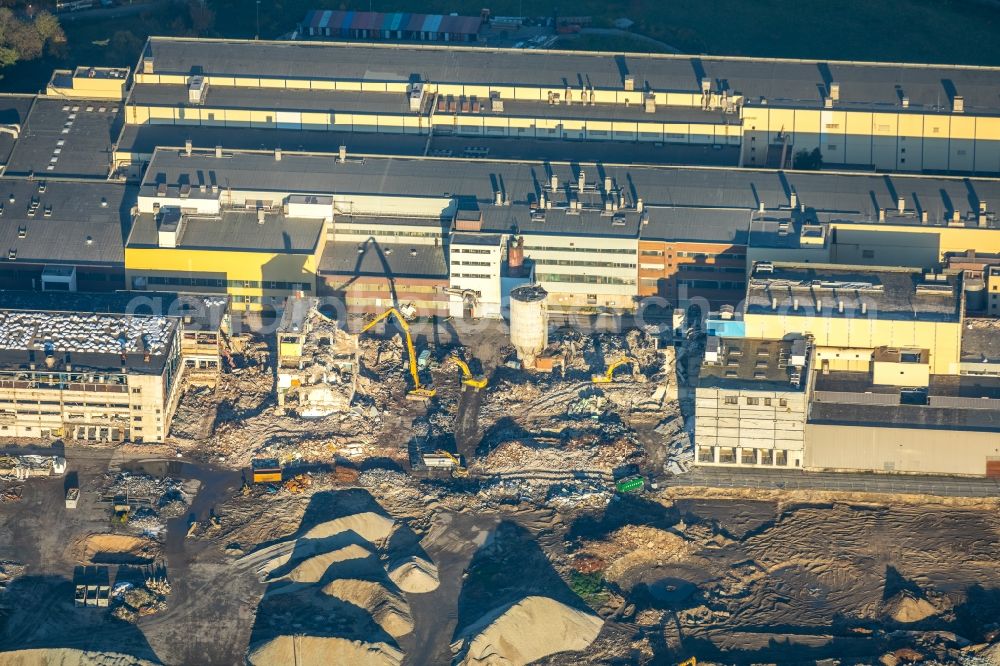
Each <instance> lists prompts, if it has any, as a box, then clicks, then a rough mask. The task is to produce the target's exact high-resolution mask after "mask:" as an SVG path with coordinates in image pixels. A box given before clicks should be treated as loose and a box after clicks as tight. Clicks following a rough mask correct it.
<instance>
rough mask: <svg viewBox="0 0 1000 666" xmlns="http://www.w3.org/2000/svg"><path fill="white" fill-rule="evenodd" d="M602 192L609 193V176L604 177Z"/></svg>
mask: <svg viewBox="0 0 1000 666" xmlns="http://www.w3.org/2000/svg"><path fill="white" fill-rule="evenodd" d="M604 191H605V192H610V191H611V176H605V177H604Z"/></svg>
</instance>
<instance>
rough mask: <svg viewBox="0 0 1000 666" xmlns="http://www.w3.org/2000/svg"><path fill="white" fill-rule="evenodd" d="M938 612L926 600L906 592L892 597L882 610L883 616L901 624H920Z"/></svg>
mask: <svg viewBox="0 0 1000 666" xmlns="http://www.w3.org/2000/svg"><path fill="white" fill-rule="evenodd" d="M939 612H940V611H938V609H937V608H936V607H935V606H934V604H932V603H931V602H929V601H927V599H924V598H922V597H917V596H915V595H914V594H913V593H912V592H908V591H906V590H904V591H902V592H900V593H899V594H896V595H894V596H893V597H892V598H891V599H889V601H887V602H886V603H885V605H884V606H883V609H882V613H883V614H884V615H885V616H887V617H891V618H892V619H893V620H895V621H896V622H902V623H910V622H920V621H921V620H926V619H927V618H929V617H932V616H934V615H937V614H938V613H939Z"/></svg>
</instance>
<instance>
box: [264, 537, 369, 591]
mask: <svg viewBox="0 0 1000 666" xmlns="http://www.w3.org/2000/svg"><path fill="white" fill-rule="evenodd" d="M371 555H372V551H370V550H368V549H367V548H365V547H364V546H361V545H358V544H351V545H350V546H344V547H343V548H338V549H336V550H331V551H330V552H328V553H320V554H319V555H313V556H312V557H307V558H306V559H304V560H302V561H301V562H299V563H298V564H297V565H296V566H295V568H294V569H292V570H291V571H289V572H288V573H287V574H285V575H283V576H275V577H274V578H275V579H277V578H288V579H290V580H293V581H295V582H296V583H318V582H319V581H320V580H322V578H323V574H325V573H326V572H327V570H328V569H329V568H330V566H331V565H333V564H336V563H338V562H346V561H348V560H359V559H364V558H367V557H371Z"/></svg>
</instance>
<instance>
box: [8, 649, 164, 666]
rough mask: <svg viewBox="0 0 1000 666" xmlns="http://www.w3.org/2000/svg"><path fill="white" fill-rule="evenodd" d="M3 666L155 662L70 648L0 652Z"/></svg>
mask: <svg viewBox="0 0 1000 666" xmlns="http://www.w3.org/2000/svg"><path fill="white" fill-rule="evenodd" d="M0 664H3V665H4V666H155V662H152V661H146V660H145V659H139V658H138V657H131V656H129V655H127V654H121V653H119V652H84V651H82V650H74V649H71V648H49V649H43V650H16V651H14V652H0Z"/></svg>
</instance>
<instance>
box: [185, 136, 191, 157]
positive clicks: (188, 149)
mask: <svg viewBox="0 0 1000 666" xmlns="http://www.w3.org/2000/svg"><path fill="white" fill-rule="evenodd" d="M184 154H185V155H187V156H188V157H191V139H184Z"/></svg>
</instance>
